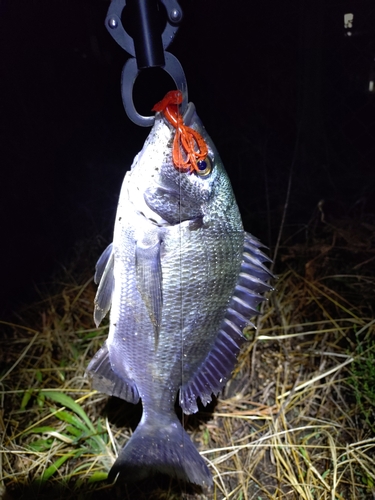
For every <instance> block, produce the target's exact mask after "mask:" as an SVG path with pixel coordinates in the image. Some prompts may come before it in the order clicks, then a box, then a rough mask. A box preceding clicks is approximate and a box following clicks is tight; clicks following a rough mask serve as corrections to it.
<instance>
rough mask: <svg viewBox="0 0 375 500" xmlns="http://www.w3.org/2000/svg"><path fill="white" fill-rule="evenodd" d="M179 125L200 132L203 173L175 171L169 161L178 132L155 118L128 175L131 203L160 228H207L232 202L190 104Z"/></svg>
mask: <svg viewBox="0 0 375 500" xmlns="http://www.w3.org/2000/svg"><path fill="white" fill-rule="evenodd" d="M183 121H184V124H185V125H186V126H188V127H190V128H191V129H192V130H194V131H196V132H198V134H199V135H200V137H201V138H202V139H203V141H204V142H205V145H206V146H207V156H206V158H205V162H206V163H205V164H206V169H205V170H204V171H203V172H201V171H199V172H198V171H195V170H193V171H190V170H185V171H182V170H181V169H179V168H177V167H176V165H175V163H174V159H173V149H174V140H175V134H176V128H175V127H174V126H173V125H171V124H170V123H169V122H168V120H167V119H166V118H165V117H164V115H163V113H161V112H159V113H156V116H155V123H154V125H153V127H152V129H151V132H150V134H149V136H148V137H147V139H146V141H145V144H144V147H143V149H142V151H141V152H140V153H139V154H138V155H137V157H136V158H135V160H134V163H133V166H132V169H131V171H130V176H131V190H129V198H130V199H131V200H132V203H133V205H134V206H135V207H136V208H137V210H138V211H139V212H141V213H142V215H144V216H146V217H147V218H148V219H149V220H150V221H152V222H154V223H156V224H158V225H161V226H163V225H175V224H179V223H181V222H183V221H187V220H188V221H193V222H197V223H199V222H202V221H203V220H204V222H205V223H207V222H208V219H209V218H210V217H212V216H214V215H215V216H220V214H221V213H222V212H225V210H226V208H227V207H228V205H230V204H233V202H234V195H233V192H232V189H231V186H230V182H229V179H228V177H227V175H226V172H225V169H224V166H223V164H222V161H221V159H220V157H219V154H218V152H217V150H216V148H215V146H214V144H213V142H212V140H211V138H210V137H209V135H208V134H207V132H206V130H205V128H204V126H203V124H202V122H201V120H200V119H199V117H198V115H197V113H196V110H195V106H194V104H193V103H189V104H188V107H187V110H186V112H185V114H184V116H183Z"/></svg>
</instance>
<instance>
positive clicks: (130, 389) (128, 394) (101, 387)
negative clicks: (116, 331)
mask: <svg viewBox="0 0 375 500" xmlns="http://www.w3.org/2000/svg"><path fill="white" fill-rule="evenodd" d="M86 374H87V375H89V376H90V377H91V378H92V386H93V388H94V389H96V390H97V391H99V392H104V394H108V395H109V396H116V397H117V398H121V399H124V400H125V401H128V402H129V403H134V404H136V403H138V401H139V394H138V390H137V387H136V385H135V383H134V382H133V381H132V380H130V379H125V378H122V377H121V378H120V377H119V376H118V375H117V374H116V373H115V372H114V371H113V370H112V366H111V362H110V359H109V351H108V347H107V343H105V344H104V345H103V347H102V348H101V349H99V351H98V352H97V353H96V354H95V356H94V357H93V359H92V360H91V361H90V363H89V365H88V367H87V369H86Z"/></svg>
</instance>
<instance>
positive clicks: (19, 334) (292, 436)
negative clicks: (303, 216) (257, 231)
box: [0, 221, 375, 500]
mask: <svg viewBox="0 0 375 500" xmlns="http://www.w3.org/2000/svg"><path fill="white" fill-rule="evenodd" d="M354 228H355V231H354ZM371 234H372V236H371ZM374 234H375V231H374V228H373V226H371V224H369V223H368V224H367V226H366V225H362V226H361V224H356V225H353V223H352V221H346V222H345V221H341V222H340V223H336V225H328V224H324V223H321V224H320V225H319V227H318V228H316V229H314V234H313V235H312V236H309V237H308V238H307V239H306V241H305V242H304V243H300V244H298V245H297V244H296V243H293V242H289V243H288V244H287V246H285V248H282V249H281V251H280V255H279V259H278V263H277V267H276V272H278V273H279V279H278V281H277V283H276V291H275V292H274V293H273V294H272V295H271V296H270V299H269V302H268V303H267V304H266V305H265V307H264V310H263V315H262V317H261V318H260V320H259V322H258V329H257V332H256V334H254V333H253V332H248V336H249V338H250V342H249V343H248V345H247V347H246V348H245V349H244V351H243V352H242V355H241V358H240V362H239V364H238V367H237V369H236V372H235V375H234V377H233V379H232V381H231V382H230V383H229V385H228V387H227V388H226V392H225V395H224V397H223V398H222V399H219V400H218V401H217V404H216V406H215V408H214V409H212V408H208V409H206V410H205V411H202V412H200V413H199V414H198V415H197V416H192V417H190V418H189V419H188V420H187V422H186V425H187V428H188V430H189V433H190V434H191V436H192V439H193V440H194V441H195V443H196V444H197V446H198V448H199V449H200V451H201V453H202V455H203V456H204V457H205V458H206V460H207V462H208V463H209V466H210V468H211V470H212V472H213V475H214V481H215V486H214V489H213V491H211V492H208V493H207V492H200V491H197V490H194V489H193V488H190V487H189V486H188V485H180V484H178V483H176V482H174V481H172V480H169V479H166V478H154V479H152V480H151V479H150V480H148V481H145V482H143V483H140V484H136V485H132V486H128V487H123V488H119V487H118V486H117V487H111V486H110V485H107V484H106V482H105V477H106V473H107V472H108V470H109V467H110V466H111V464H112V463H113V461H114V459H115V455H116V451H117V450H118V449H120V447H121V446H122V445H123V444H124V442H125V441H126V440H127V439H128V438H129V436H130V434H131V432H132V431H131V429H132V428H134V422H133V421H132V418H133V416H131V418H130V417H129V418H127V420H126V419H125V420H124V415H123V413H124V412H126V413H128V412H130V405H125V406H124V404H120V403H119V402H118V401H117V400H116V401H115V402H114V401H112V402H111V404H109V405H108V404H107V397H105V396H104V395H101V394H98V393H96V392H95V391H92V390H91V388H90V386H89V383H88V381H87V380H86V379H85V377H84V370H85V367H86V365H87V363H88V362H89V360H90V359H91V357H92V355H93V354H94V352H96V350H97V349H98V348H99V346H100V344H101V343H102V342H103V340H104V339H105V337H106V333H107V330H106V327H105V326H104V327H102V328H99V329H97V330H96V329H94V327H93V320H92V309H93V306H92V305H93V298H94V293H95V286H94V285H93V282H92V280H91V279H90V273H91V270H90V269H88V270H87V271H86V275H85V272H82V271H81V272H77V268H80V269H81V270H82V269H85V268H86V267H87V265H85V263H84V262H82V260H78V261H77V262H75V263H74V266H75V268H76V269H71V270H70V272H66V273H65V274H64V278H63V282H60V283H58V284H56V286H55V290H57V292H56V293H55V294H50V295H49V296H48V297H47V298H45V299H44V300H43V301H41V302H40V303H38V304H33V305H32V307H30V308H28V309H26V310H24V311H23V312H22V313H20V315H21V317H20V318H19V320H18V321H17V324H10V323H2V324H1V329H2V332H3V336H2V337H3V339H4V340H2V341H1V351H0V362H1V366H2V367H3V368H2V370H1V376H0V394H1V399H0V407H1V409H0V429H1V441H0V498H2V499H12V498H13V499H16V498H28V499H29V498H48V497H52V498H54V499H56V498H64V499H68V498H69V499H71V498H95V499H96V498H108V497H111V498H124V499H133V498H144V499H168V500H172V499H178V498H186V499H188V498H189V499H202V500H203V499H210V500H211V499H224V498H225V499H236V500H239V499H243V500H250V499H254V500H260V499H262V500H265V499H270V500H271V499H275V500H276V499H285V500H292V499H296V500H297V499H298V500H299V499H303V500H313V499H314V500H318V499H319V500H342V499H345V500H350V499H373V498H375V435H374V410H375V397H374V394H375V350H374V345H375V344H374V341H373V338H374V331H375V320H374V315H373V310H372V304H373V294H374V284H375V279H374V278H373V276H374V273H373V269H374V268H373V267H371V266H373V263H374V240H373V238H374V236H373V235H374ZM373 365H374V370H372V366H373ZM363 367H367V368H366V369H365V370H361V368H363ZM367 375H368V380H367V379H366V377H367ZM371 384H373V385H371ZM372 397H374V399H372ZM132 408H133V407H132ZM211 410H213V411H211ZM132 415H133V413H132ZM134 418H136V417H134Z"/></svg>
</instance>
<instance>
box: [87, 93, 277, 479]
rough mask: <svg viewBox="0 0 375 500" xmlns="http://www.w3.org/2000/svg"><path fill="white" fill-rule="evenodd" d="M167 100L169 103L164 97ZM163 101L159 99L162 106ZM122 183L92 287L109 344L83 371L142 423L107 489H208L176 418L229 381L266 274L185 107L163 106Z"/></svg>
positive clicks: (217, 164)
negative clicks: (149, 482)
mask: <svg viewBox="0 0 375 500" xmlns="http://www.w3.org/2000/svg"><path fill="white" fill-rule="evenodd" d="M170 94H171V93H170ZM168 96H169V94H167V96H166V98H165V99H167V97H168ZM165 99H164V100H163V101H161V103H159V104H161V105H160V106H159V108H158V107H156V109H159V112H158V113H157V114H156V118H155V123H154V126H153V128H152V130H151V132H150V134H149V136H148V138H147V139H146V141H145V144H144V146H143V149H142V151H141V152H140V153H139V154H138V155H137V156H136V157H135V159H134V162H133V165H132V167H131V170H130V171H129V172H127V173H126V175H125V179H124V182H123V185H122V189H121V194H120V198H119V204H118V209H117V214H116V222H115V228H114V237H113V243H112V244H111V245H110V246H109V247H108V248H107V249H106V250H105V251H104V253H103V255H102V256H101V257H100V259H99V261H98V263H97V267H96V275H95V281H96V282H99V287H98V291H97V295H96V298H95V311H94V319H95V322H96V325H97V326H98V325H99V324H100V322H101V320H102V319H103V317H104V316H105V315H106V313H107V312H108V311H109V309H111V312H110V326H109V335H108V339H107V340H106V342H105V344H104V345H103V347H102V348H101V349H100V350H99V352H98V353H97V354H96V355H95V356H94V358H93V360H92V361H91V362H90V364H89V366H88V368H87V372H88V374H89V375H91V377H92V379H93V386H94V388H96V389H97V390H99V391H101V392H104V393H106V394H109V395H114V396H117V397H119V398H122V399H125V400H126V401H129V402H131V403H137V402H138V401H139V400H141V401H142V407H143V414H142V419H141V421H140V423H139V425H138V427H137V428H136V430H135V432H134V434H133V435H132V437H131V439H130V440H129V441H128V442H127V444H126V445H125V447H124V448H123V449H122V450H121V452H120V454H119V456H118V458H117V460H116V462H115V463H114V465H113V467H112V469H111V471H110V473H109V479H115V478H116V476H117V474H120V477H121V478H123V479H125V480H134V479H141V478H143V477H144V476H146V475H148V474H150V473H152V472H161V473H165V474H169V475H171V476H175V477H177V478H181V479H183V480H186V481H189V482H192V483H195V484H198V485H201V486H211V485H212V476H211V473H210V471H209V469H208V467H207V465H206V463H205V461H204V460H203V458H202V457H201V456H200V455H199V453H198V451H197V449H196V448H195V446H194V445H193V443H192V442H191V440H190V438H189V436H188V434H187V433H186V432H185V430H184V429H183V427H182V425H181V423H180V421H179V419H178V418H177V416H176V414H175V410H174V406H175V403H176V399H177V401H178V403H179V404H180V406H181V408H182V410H183V412H184V413H185V414H191V413H194V412H196V411H197V410H198V407H197V398H199V399H200V400H201V402H202V403H203V404H204V405H206V404H207V403H209V402H210V401H211V398H212V394H215V395H217V394H218V393H219V392H220V391H221V390H222V389H223V387H224V385H225V384H226V382H227V381H228V379H229V378H230V376H231V372H232V370H233V368H234V365H235V363H236V357H237V354H238V352H239V350H240V347H241V345H242V344H243V342H244V341H245V338H244V337H243V335H242V330H243V328H244V327H245V326H246V325H248V324H249V319H250V318H251V317H252V316H254V315H255V314H257V306H258V304H259V303H260V302H261V301H262V300H264V298H263V293H264V292H265V291H267V290H269V289H270V288H271V287H270V286H269V285H268V284H267V281H268V279H269V278H270V273H269V271H268V269H267V267H266V266H265V265H264V262H266V261H268V260H269V259H268V258H267V257H266V256H265V255H264V254H263V253H262V252H261V250H260V247H261V244H260V243H259V241H258V240H257V239H255V238H254V237H253V236H251V235H250V234H248V233H246V232H245V231H244V230H243V226H242V222H241V217H240V214H239V211H238V207H237V204H236V201H235V198H234V195H233V191H232V188H231V185H230V182H229V179H228V177H227V174H226V172H225V170H224V166H223V164H222V162H221V160H220V157H219V155H218V152H217V150H216V148H215V146H214V144H213V142H212V140H211V139H210V137H209V136H208V134H207V132H206V131H205V129H204V127H203V125H202V123H201V121H200V120H199V118H198V116H197V114H196V111H195V108H194V105H193V104H192V103H189V105H188V107H187V110H186V112H185V114H184V116H183V117H182V116H181V115H179V112H178V106H177V105H175V104H174V103H173V102H172V103H171V102H170V101H168V99H167V100H165Z"/></svg>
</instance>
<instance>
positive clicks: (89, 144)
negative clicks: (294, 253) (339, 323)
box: [0, 0, 375, 316]
mask: <svg viewBox="0 0 375 500" xmlns="http://www.w3.org/2000/svg"><path fill="white" fill-rule="evenodd" d="M180 4H181V6H182V8H183V11H184V14H185V17H184V22H183V23H182V26H181V28H180V30H179V32H178V35H177V37H176V40H175V41H174V42H173V44H172V45H171V47H170V49H169V50H170V51H171V52H172V53H173V54H174V55H175V56H176V57H177V58H178V59H179V60H180V62H181V63H182V66H183V67H184V70H185V73H186V76H187V80H188V85H189V99H190V100H191V101H193V102H194V103H195V105H196V107H197V110H198V113H199V115H200V117H201V118H202V121H203V123H204V124H205V126H206V128H207V130H208V132H209V133H210V135H211V136H212V138H213V140H214V142H215V144H216V146H217V148H218V150H219V151H220V154H221V156H222V158H223V160H224V164H225V166H226V169H227V171H228V174H229V176H230V178H231V181H232V184H233V188H234V191H235V193H236V196H237V200H238V203H239V206H240V209H241V212H242V214H243V218H244V223H245V227H246V229H247V230H250V231H251V232H253V233H254V234H255V235H256V236H258V237H260V238H261V239H262V240H263V241H264V242H265V243H266V244H268V245H270V246H271V247H272V246H273V245H274V244H275V241H276V237H277V231H278V228H279V226H280V221H281V217H282V209H283V205H284V201H285V195H286V189H287V184H288V177H289V173H290V170H291V166H292V165H293V179H292V181H293V182H292V192H291V199H290V204H289V211H288V217H287V227H288V228H291V227H296V228H298V227H299V225H300V226H303V224H307V222H308V221H309V219H310V218H311V216H312V214H313V213H314V211H315V210H316V209H317V208H316V207H317V205H318V203H319V201H320V200H322V199H324V200H325V206H326V207H327V208H326V210H327V211H328V213H329V214H332V216H336V217H337V216H340V215H343V214H349V215H352V216H353V217H354V216H355V217H363V216H364V215H365V214H369V213H374V184H375V173H374V167H373V162H374V154H375V105H374V102H375V92H369V82H370V81H371V79H372V80H375V66H374V57H375V34H374V33H375V31H374V26H375V6H374V3H373V1H372V0H371V1H370V0H367V1H364V0H352V1H349V0H346V1H338V0H336V1H333V0H328V1H327V0H314V1H312V0H298V1H297V0H296V1H294V2H280V1H275V0H265V1H262V2H251V1H248V0H246V1H245V0H231V1H225V2H224V1H223V2H218V1H217V0H184V1H183V0H181V1H180ZM108 5H109V2H108V1H107V0H74V1H70V0H37V1H26V0H0V38H1V42H0V134H1V139H0V141H1V152H0V165H1V176H2V177H1V198H0V213H1V252H2V259H1V262H2V280H1V281H2V286H1V295H0V299H1V307H0V311H1V313H2V314H3V316H4V314H5V315H6V314H7V312H9V311H10V310H14V309H16V308H17V307H18V306H17V304H19V303H21V302H23V301H26V300H29V299H30V298H31V297H32V294H33V290H34V287H35V284H36V283H39V282H42V281H44V280H46V279H47V278H48V276H50V275H51V273H53V271H54V270H55V269H56V268H58V267H59V266H61V265H62V264H63V263H64V262H66V261H67V259H69V258H70V256H71V255H72V248H73V247H74V245H75V243H76V242H77V241H78V240H82V239H87V240H95V239H98V238H102V240H103V248H104V246H105V244H106V243H107V242H109V240H110V237H111V232H112V228H113V218H114V213H115V210H116V205H117V198H118V194H119V190H120V186H121V182H122V179H123V177H124V174H125V171H126V170H127V169H128V168H129V167H130V165H131V162H132V159H133V157H134V156H135V154H136V153H138V151H139V150H140V148H141V147H142V144H143V141H144V139H145V137H146V135H147V133H148V129H143V128H140V127H138V126H136V125H134V124H133V123H132V122H130V120H129V119H128V118H127V116H126V114H125V112H124V109H123V106H122V101H121V94H120V78H121V70H122V67H123V65H124V63H125V61H126V58H127V55H126V53H125V52H124V51H123V50H122V49H121V48H120V47H119V46H117V44H116V43H115V42H114V40H113V39H112V38H111V37H110V35H109V34H108V32H107V31H106V29H105V27H104V19H105V16H106V12H107V9H108ZM347 12H352V13H354V23H353V28H352V29H351V36H347V31H348V30H345V29H344V14H345V13H347ZM160 73H161V72H159V71H150V72H149V73H148V74H147V76H146V75H144V78H142V79H140V81H139V82H138V83H137V88H136V99H138V101H137V103H138V108H139V110H140V111H141V112H143V113H146V112H147V110H149V109H151V107H152V106H153V104H154V103H155V102H156V101H158V100H160V98H162V97H163V95H164V94H165V92H166V91H167V90H169V89H170V83H169V81H168V79H167V78H165V77H162V76H161V74H160Z"/></svg>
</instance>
